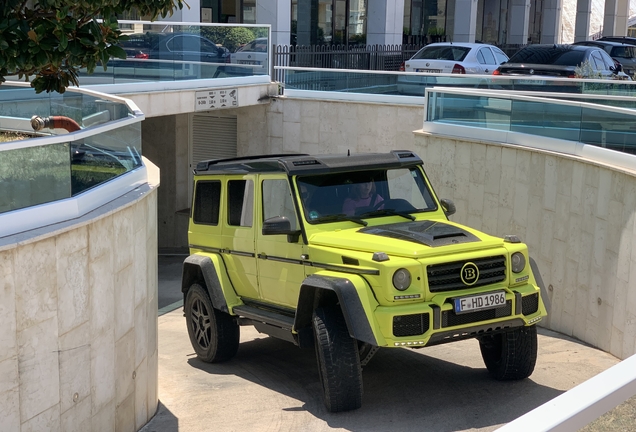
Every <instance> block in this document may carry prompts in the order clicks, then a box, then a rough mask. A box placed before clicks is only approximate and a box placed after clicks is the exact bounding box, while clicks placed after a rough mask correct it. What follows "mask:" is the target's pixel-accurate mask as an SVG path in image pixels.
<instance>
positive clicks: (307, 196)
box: [296, 168, 437, 224]
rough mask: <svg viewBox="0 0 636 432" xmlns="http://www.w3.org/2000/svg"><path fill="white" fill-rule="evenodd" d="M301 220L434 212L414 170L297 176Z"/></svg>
mask: <svg viewBox="0 0 636 432" xmlns="http://www.w3.org/2000/svg"><path fill="white" fill-rule="evenodd" d="M296 183H297V185H298V190H299V191H300V195H301V201H302V207H303V211H304V214H305V218H306V219H307V220H308V221H309V222H310V223H323V222H325V223H326V222H334V221H342V220H349V221H352V222H358V223H361V224H366V222H364V221H362V219H364V218H371V217H380V216H387V215H398V216H403V217H405V218H408V219H413V216H411V213H418V212H426V211H434V210H437V204H436V203H435V200H434V199H433V197H432V194H431V192H430V190H429V189H428V187H427V185H426V182H425V180H424V176H423V174H422V172H421V171H420V170H419V169H417V168H398V169H389V170H369V171H358V172H346V173H334V174H322V175H313V176H299V177H298V178H297V179H296Z"/></svg>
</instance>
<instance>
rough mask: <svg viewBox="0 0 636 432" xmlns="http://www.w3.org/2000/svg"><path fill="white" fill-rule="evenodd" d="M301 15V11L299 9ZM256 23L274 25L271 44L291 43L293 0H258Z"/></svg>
mask: <svg viewBox="0 0 636 432" xmlns="http://www.w3.org/2000/svg"><path fill="white" fill-rule="evenodd" d="M298 12H299V13H298V15H300V11H298ZM256 23H257V24H270V25H271V26H272V40H270V41H269V44H270V46H271V45H272V44H276V45H289V40H290V37H289V36H290V33H291V1H289V0H257V2H256Z"/></svg>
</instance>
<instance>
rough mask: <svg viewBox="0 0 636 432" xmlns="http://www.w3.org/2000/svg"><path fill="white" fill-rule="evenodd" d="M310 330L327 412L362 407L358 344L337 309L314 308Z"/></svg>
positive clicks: (333, 307)
mask: <svg viewBox="0 0 636 432" xmlns="http://www.w3.org/2000/svg"><path fill="white" fill-rule="evenodd" d="M313 330H314V338H315V347H316V360H317V363H318V372H319V375H320V381H321V383H322V390H323V396H324V401H325V406H326V407H327V409H328V410H329V411H330V412H341V411H350V410H354V409H358V408H360V407H361V406H362V368H361V367H360V357H359V355H358V343H357V341H356V340H355V339H353V338H352V337H351V336H349V330H348V329H347V323H346V322H345V320H344V317H343V316H342V312H341V311H340V308H338V307H335V306H332V307H322V308H318V309H316V310H315V311H314V315H313Z"/></svg>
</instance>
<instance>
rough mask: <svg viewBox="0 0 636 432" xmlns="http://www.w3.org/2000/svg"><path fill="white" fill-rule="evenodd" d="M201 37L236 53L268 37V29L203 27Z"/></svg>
mask: <svg viewBox="0 0 636 432" xmlns="http://www.w3.org/2000/svg"><path fill="white" fill-rule="evenodd" d="M201 36H205V37H206V38H208V39H210V40H211V41H212V42H214V43H216V44H221V45H223V46H224V47H226V48H227V49H229V50H230V51H232V52H234V51H235V50H236V49H237V48H238V47H240V46H241V45H243V44H246V43H248V42H251V41H253V40H254V39H256V38H258V37H266V36H267V27H201Z"/></svg>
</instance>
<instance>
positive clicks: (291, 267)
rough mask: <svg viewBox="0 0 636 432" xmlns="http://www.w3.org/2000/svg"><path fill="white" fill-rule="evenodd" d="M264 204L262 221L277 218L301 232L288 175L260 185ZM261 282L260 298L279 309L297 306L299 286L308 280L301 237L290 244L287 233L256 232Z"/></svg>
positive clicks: (260, 217) (266, 180) (261, 212)
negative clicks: (286, 220) (281, 217)
mask: <svg viewBox="0 0 636 432" xmlns="http://www.w3.org/2000/svg"><path fill="white" fill-rule="evenodd" d="M260 190H261V194H260V195H261V197H262V199H261V203H260V204H261V205H260V210H261V211H260V214H259V215H258V216H257V217H258V218H259V219H260V220H259V226H262V222H263V221H265V220H267V219H269V218H272V217H276V216H285V217H286V218H287V219H289V221H290V223H291V227H292V229H295V230H297V229H299V223H298V219H297V216H296V215H297V213H296V208H295V205H294V200H293V199H292V195H291V189H290V187H289V180H288V179H287V176H286V175H284V174H281V175H280V176H276V175H274V176H271V175H268V176H267V178H266V179H263V180H261V182H260ZM256 251H257V254H258V255H257V257H258V259H257V265H258V279H259V286H260V293H261V299H262V300H263V301H266V302H270V303H276V304H277V305H280V306H288V307H293V308H295V307H296V304H297V303H298V295H299V293H300V284H301V283H302V281H303V280H304V279H305V267H304V265H303V257H302V256H303V254H304V253H306V246H305V245H304V243H303V241H302V238H301V239H298V240H297V241H292V242H289V241H288V236H287V235H285V234H276V235H263V233H262V230H258V232H257V233H256Z"/></svg>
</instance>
